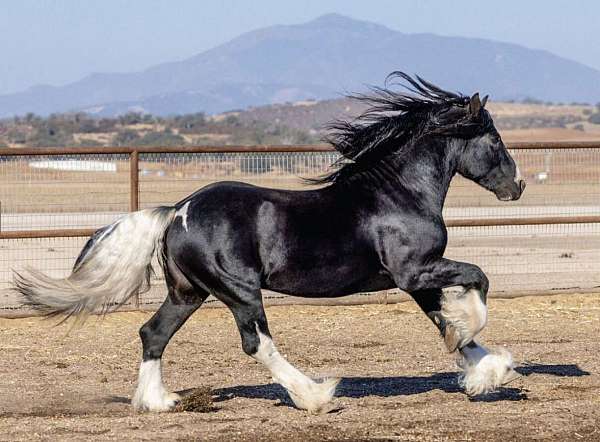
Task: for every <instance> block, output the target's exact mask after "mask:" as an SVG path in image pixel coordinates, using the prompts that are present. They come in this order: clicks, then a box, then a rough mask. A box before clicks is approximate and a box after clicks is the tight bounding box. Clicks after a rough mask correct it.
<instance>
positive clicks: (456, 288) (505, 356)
mask: <svg viewBox="0 0 600 442" xmlns="http://www.w3.org/2000/svg"><path fill="white" fill-rule="evenodd" d="M400 283H403V284H407V291H409V293H410V294H411V296H412V297H413V298H414V299H415V301H416V302H417V303H418V304H419V306H420V307H421V308H422V309H423V311H424V312H425V314H427V316H428V317H429V318H430V319H431V321H432V322H433V323H434V324H435V325H436V327H437V328H438V329H439V330H440V333H441V334H442V336H443V338H444V342H445V344H446V346H447V348H448V350H449V351H450V352H454V351H455V350H457V349H458V350H459V352H460V354H461V359H460V360H459V365H460V366H461V368H462V369H463V370H464V373H463V374H462V376H461V385H462V386H463V387H464V388H465V390H466V392H467V393H468V394H470V395H476V394H480V393H486V392H489V391H492V390H494V389H495V388H497V387H498V386H500V385H503V384H506V383H508V382H510V381H512V380H514V379H515V378H516V377H518V374H517V373H516V372H515V371H514V369H513V364H512V357H511V356H510V354H509V353H508V352H507V351H506V350H502V351H495V352H490V351H489V350H488V349H486V348H485V347H483V346H481V345H479V344H478V343H477V342H476V341H475V340H474V339H475V337H476V336H477V335H478V334H479V333H480V332H481V330H482V329H483V328H484V327H485V325H486V323H487V305H486V300H487V290H488V280H487V277H486V276H485V274H484V273H483V272H482V271H481V269H480V268H479V267H477V266H474V265H472V264H467V263H462V262H457V261H451V260H447V259H442V260H440V261H439V262H437V263H434V264H430V265H427V266H425V267H424V268H423V269H422V273H420V274H419V276H416V277H414V278H413V280H412V281H406V280H404V281H402V280H400ZM439 287H445V289H440V288H439Z"/></svg>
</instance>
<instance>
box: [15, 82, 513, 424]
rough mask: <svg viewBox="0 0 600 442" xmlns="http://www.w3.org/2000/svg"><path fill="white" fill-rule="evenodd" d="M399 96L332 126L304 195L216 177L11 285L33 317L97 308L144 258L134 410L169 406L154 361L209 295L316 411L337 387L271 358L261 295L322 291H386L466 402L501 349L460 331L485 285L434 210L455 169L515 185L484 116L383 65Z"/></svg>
mask: <svg viewBox="0 0 600 442" xmlns="http://www.w3.org/2000/svg"><path fill="white" fill-rule="evenodd" d="M392 76H393V77H394V78H400V79H401V80H404V81H406V82H407V83H404V84H405V85H406V86H407V87H408V88H409V89H410V91H411V93H408V94H401V93H396V92H393V91H391V90H389V89H384V88H375V89H374V91H373V94H372V95H371V96H359V97H357V98H358V99H361V100H364V101H366V102H368V103H369V104H370V105H371V107H370V109H369V110H368V111H367V112H366V113H364V114H363V115H362V116H361V117H360V118H358V119H357V120H355V121H353V122H338V123H335V124H334V125H333V132H332V133H333V135H332V136H331V138H330V140H329V141H330V142H331V143H332V145H333V146H334V147H335V148H336V149H337V150H338V151H339V152H340V153H341V154H342V155H343V157H344V158H345V160H344V162H342V163H340V164H338V167H337V169H336V171H335V172H333V173H331V174H330V175H328V176H325V177H322V178H321V179H319V180H318V181H319V182H320V183H322V184H327V185H325V186H323V187H321V188H316V189H312V190H306V191H287V190H274V189H265V188H260V187H255V186H251V185H248V184H243V183H238V182H221V183H216V184H212V185H209V186H206V187H204V188H203V189H200V190H198V191H197V192H196V193H194V194H193V195H191V196H189V197H188V198H186V199H184V200H183V201H181V202H179V203H177V204H176V205H174V206H172V207H158V208H154V209H148V210H142V211H139V212H136V213H132V214H130V215H127V216H124V217H123V218H121V219H119V220H118V221H116V222H115V223H113V224H111V225H109V226H107V227H104V228H102V229H100V230H99V231H98V232H96V234H94V235H93V236H92V238H91V239H90V240H89V241H88V243H87V244H86V246H85V247H84V249H83V251H82V252H81V254H80V256H79V258H78V259H77V262H76V264H75V266H74V268H73V271H72V273H71V275H70V276H69V277H67V278H65V279H53V278H49V277H48V276H45V275H43V274H41V273H39V272H37V271H33V270H30V271H28V273H26V274H23V275H16V278H15V284H16V288H17V290H18V291H20V293H22V294H23V295H24V297H25V299H26V302H28V303H29V304H31V305H34V306H36V307H37V308H40V309H42V310H43V311H44V312H46V313H48V314H58V315H66V316H71V315H76V316H77V315H83V316H82V317H85V316H86V315H87V314H89V313H92V312H98V311H108V310H112V309H114V308H116V307H118V306H119V305H121V304H122V303H124V302H126V301H127V300H128V299H130V298H131V297H132V296H133V295H134V294H136V293H138V292H139V291H140V290H143V289H144V288H146V287H147V286H148V282H149V277H150V274H151V267H150V262H151V259H152V256H153V254H154V253H155V251H157V250H158V251H159V254H160V255H161V257H162V260H161V263H162V266H163V269H164V274H165V278H166V282H167V287H168V295H167V298H166V300H165V301H164V303H163V305H162V306H161V307H160V309H159V310H158V311H157V312H156V314H154V316H153V317H152V318H151V319H150V320H149V321H148V322H147V323H146V324H145V325H144V326H143V327H142V328H141V330H140V335H141V339H142V344H143V361H142V363H141V367H140V372H139V380H138V385H137V390H136V392H135V394H134V397H133V401H132V402H133V405H134V407H135V408H136V409H138V410H151V411H164V410H169V409H171V408H172V407H173V406H174V405H175V403H176V402H177V400H178V398H179V397H178V396H177V394H174V393H169V392H168V391H167V390H166V389H165V387H164V385H163V381H162V374H161V357H162V354H163V351H164V349H165V346H166V345H167V343H168V342H169V340H170V339H171V337H172V336H173V334H174V333H175V332H176V331H177V330H178V329H179V328H180V327H181V326H182V324H183V323H184V322H185V321H186V320H187V319H188V318H189V317H190V315H191V314H192V313H194V312H195V311H196V310H197V309H198V308H199V307H200V306H201V305H202V303H203V301H204V300H205V299H206V298H207V296H208V295H209V294H213V295H214V296H215V297H217V298H218V299H219V300H221V301H222V302H223V303H225V304H226V305H227V306H228V307H229V308H230V309H231V312H232V313H233V316H234V317H235V321H236V323H237V326H238V328H239V331H240V334H241V339H242V348H243V350H244V352H246V353H247V354H248V355H250V356H252V357H253V358H254V359H256V360H257V361H260V362H261V363H263V364H264V365H266V366H267V368H268V369H269V370H270V371H271V373H272V376H273V378H274V380H275V381H276V382H278V383H280V384H281V385H283V387H285V388H286V389H287V391H288V392H289V394H290V396H291V398H292V400H293V401H294V403H295V404H296V406H297V407H298V408H301V409H306V410H309V411H311V412H318V411H320V410H323V409H325V408H326V407H328V403H329V402H330V401H331V399H332V397H333V395H334V392H335V388H336V385H337V382H338V380H337V379H326V380H324V381H321V382H317V381H314V380H312V379H310V378H309V377H307V376H306V375H304V374H303V373H302V372H301V371H299V370H298V369H296V368H295V367H293V366H292V365H291V364H290V363H289V362H288V361H286V359H285V358H284V357H283V356H282V355H281V354H280V353H279V352H278V351H277V348H276V346H275V344H274V343H273V340H272V337H271V334H270V332H269V327H268V325H267V318H266V316H265V311H264V308H263V302H262V296H261V289H270V290H275V291H278V292H282V293H287V294H291V295H296V296H304V297H337V296H344V295H348V294H351V293H356V292H371V291H376V290H384V289H391V288H394V287H399V288H400V289H402V290H404V291H406V292H408V293H409V294H410V295H411V296H412V297H413V298H414V299H415V301H416V302H417V303H418V305H419V306H420V307H421V308H422V309H423V311H424V312H425V314H426V315H427V316H428V317H429V318H430V319H431V321H432V322H433V323H434V324H435V325H436V327H437V328H438V329H439V331H440V333H441V335H442V337H443V339H444V342H445V344H446V346H447V348H448V350H449V351H450V352H454V351H458V352H459V354H460V355H461V361H462V362H461V366H462V367H463V369H464V373H463V374H462V376H461V383H462V385H463V386H464V388H465V390H466V392H467V393H468V394H479V393H484V392H488V391H491V390H493V389H495V388H497V387H498V386H500V385H502V384H504V383H506V382H508V381H510V380H512V379H513V378H514V377H515V372H514V370H513V369H512V360H511V357H510V354H508V353H507V352H506V351H504V352H490V351H488V350H487V349H486V348H485V347H483V346H481V345H479V344H478V343H477V342H476V341H475V340H474V338H475V336H476V335H477V334H478V333H479V332H480V331H481V330H482V329H483V327H484V326H485V325H486V321H487V308H486V294H487V291H488V279H487V278H486V276H485V274H484V273H483V272H482V271H481V269H480V268H479V267H477V266H475V265H473V264H468V263H464V262H457V261H452V260H449V259H446V258H444V256H443V255H444V250H445V247H446V243H447V232H446V227H445V225H444V220H443V218H442V207H443V205H444V200H445V198H446V193H447V191H448V186H449V185H450V181H451V180H452V177H453V176H454V175H455V174H456V173H459V174H460V175H462V176H464V177H466V178H468V179H470V180H473V181H474V182H476V183H478V184H479V185H481V186H483V187H485V188H486V189H488V190H490V191H492V192H493V193H494V194H495V195H496V196H497V197H498V198H499V199H500V200H503V201H509V200H516V199H518V198H519V197H520V196H521V193H522V192H523V189H524V187H525V183H524V182H523V181H522V180H521V178H520V176H519V171H518V168H517V166H516V165H515V162H514V161H513V159H512V158H511V156H510V155H509V153H508V152H507V150H506V148H505V146H504V144H503V143H502V140H501V138H500V135H499V134H498V132H497V131H496V129H495V127H494V124H493V122H492V119H491V117H490V114H489V113H488V112H487V111H486V110H485V108H484V106H485V102H486V98H487V97H486V98H484V99H483V100H480V98H479V96H478V94H475V95H474V96H473V97H471V98H469V97H465V96H461V95H459V94H455V93H451V92H447V91H444V90H442V89H440V88H439V87H437V86H435V85H433V84H431V83H429V82H427V81H425V80H423V79H421V78H419V77H416V79H413V78H411V77H409V76H408V75H406V74H404V73H401V72H395V73H393V74H392Z"/></svg>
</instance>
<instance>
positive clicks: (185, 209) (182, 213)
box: [175, 201, 190, 232]
mask: <svg viewBox="0 0 600 442" xmlns="http://www.w3.org/2000/svg"><path fill="white" fill-rule="evenodd" d="M189 205H190V202H189V201H188V202H187V203H185V204H184V205H183V206H181V207H180V208H179V210H178V211H177V212H176V213H175V217H176V218H177V217H178V216H180V217H181V225H182V226H183V228H184V229H185V231H186V232H187V231H188V225H187V212H188V207H189Z"/></svg>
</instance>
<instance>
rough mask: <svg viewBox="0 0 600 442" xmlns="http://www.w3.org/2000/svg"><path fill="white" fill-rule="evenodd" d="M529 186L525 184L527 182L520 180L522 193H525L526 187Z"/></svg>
mask: <svg viewBox="0 0 600 442" xmlns="http://www.w3.org/2000/svg"><path fill="white" fill-rule="evenodd" d="M526 185H527V184H526V183H525V180H520V181H519V188H520V189H521V193H523V191H524V190H525V186H526Z"/></svg>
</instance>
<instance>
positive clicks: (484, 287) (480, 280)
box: [465, 264, 490, 304]
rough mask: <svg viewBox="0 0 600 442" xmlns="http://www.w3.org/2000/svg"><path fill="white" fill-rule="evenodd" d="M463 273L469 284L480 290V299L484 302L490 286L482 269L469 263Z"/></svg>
mask: <svg viewBox="0 0 600 442" xmlns="http://www.w3.org/2000/svg"><path fill="white" fill-rule="evenodd" d="M466 273H467V274H466V275H465V277H466V280H467V281H468V282H469V283H470V284H469V285H470V286H472V287H475V288H477V289H479V290H480V292H481V295H480V296H481V300H482V302H483V303H484V304H485V302H486V299H487V292H488V289H489V287H490V281H489V279H488V277H487V276H486V274H485V273H483V270H481V269H480V268H479V267H477V266H476V265H473V264H471V265H470V267H469V269H468V270H467V272H466Z"/></svg>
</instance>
